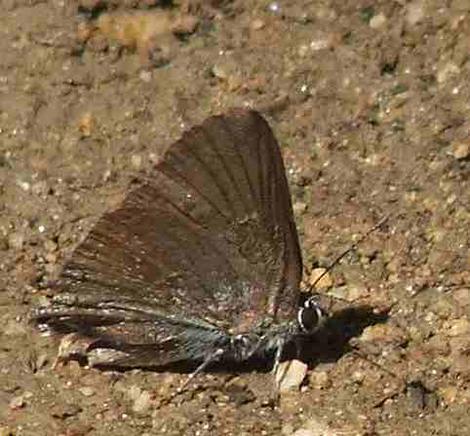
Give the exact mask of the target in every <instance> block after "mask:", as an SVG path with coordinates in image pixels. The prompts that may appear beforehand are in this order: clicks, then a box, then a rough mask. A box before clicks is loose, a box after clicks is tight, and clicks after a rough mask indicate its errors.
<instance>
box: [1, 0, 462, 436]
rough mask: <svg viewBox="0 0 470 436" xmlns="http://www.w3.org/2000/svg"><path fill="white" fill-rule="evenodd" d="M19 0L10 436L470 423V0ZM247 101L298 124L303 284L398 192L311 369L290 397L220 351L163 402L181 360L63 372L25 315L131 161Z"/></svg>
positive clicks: (148, 156) (5, 313) (9, 111)
mask: <svg viewBox="0 0 470 436" xmlns="http://www.w3.org/2000/svg"><path fill="white" fill-rule="evenodd" d="M159 3H160V4H159ZM155 4H156V5H155ZM162 6H164V7H162ZM2 9H3V13H2V14H1V15H0V57H1V61H0V323H1V325H2V328H1V331H0V435H2V436H6V435H10V434H11V435H104V434H106V435H144V434H145V435H154V434H156V435H160V434H172V435H182V434H184V435H225V434H227V435H285V436H289V435H296V436H313V435H375V434H377V435H390V434H394V435H430V434H433V435H468V434H470V416H469V414H468V403H469V401H470V389H469V385H468V380H469V378H470V359H469V352H470V318H469V317H470V274H469V262H470V257H469V251H468V248H469V242H470V241H469V237H470V235H469V223H470V211H469V207H470V206H469V205H470V187H469V175H470V137H469V128H470V122H469V113H470V105H469V102H470V83H469V81H468V77H470V76H469V74H470V59H469V57H470V3H469V2H467V1H463V0H462V1H459V0H452V1H450V0H449V1H445V2H443V1H439V0H428V1H425V0H422V1H419V0H413V1H412V2H408V1H406V0H394V1H393V0H383V1H375V2H373V1H363V0H323V1H322V0H318V1H313V0H310V1H309V0H298V1H285V2H282V1H279V2H270V1H249V0H235V1H232V2H230V1H215V0H213V1H205V0H199V1H186V2H181V3H175V4H172V3H171V2H168V1H166V2H158V1H153V2H152V1H137V0H135V1H123V2H118V1H104V0H103V1H92V0H88V1H85V0H83V1H81V2H77V1H63V0H51V1H41V0H3V1H2ZM233 106H249V107H253V108H255V109H257V110H259V111H261V112H262V113H263V114H264V115H265V116H266V117H267V118H268V120H269V122H270V124H271V126H272V127H273V129H274V131H275V132H276V135H277V137H278V139H279V142H280V144H281V146H282V152H283V155H284V159H285V162H286V166H287V168H288V176H289V182H290V185H291V191H292V196H293V203H294V209H295V213H296V220H297V225H298V229H299V234H300V238H301V243H302V250H303V254H304V263H305V265H306V266H307V268H306V273H305V281H306V282H308V281H309V277H308V274H307V273H308V271H309V268H310V267H312V266H326V265H328V264H329V263H331V262H332V260H333V259H335V257H336V256H337V255H338V254H339V253H341V252H342V251H343V250H344V249H345V248H347V247H348V246H350V245H351V243H352V242H354V241H355V240H357V238H358V237H359V236H360V235H361V234H364V233H366V232H367V230H368V229H370V228H371V226H373V225H374V224H375V223H376V222H377V221H379V220H380V219H381V218H382V217H384V216H386V215H387V214H390V217H389V219H388V221H387V222H386V223H385V224H384V225H383V226H381V227H380V228H379V229H378V230H377V231H376V232H374V233H373V234H372V235H370V236H369V237H368V238H367V240H366V241H365V242H363V243H362V244H360V245H359V247H358V248H357V250H355V251H352V252H351V253H350V254H349V255H347V256H346V257H345V258H344V259H343V260H342V261H341V262H340V264H339V265H337V266H336V267H335V268H334V269H333V270H332V271H331V272H330V277H329V278H328V279H331V282H332V283H331V285H332V286H331V287H329V288H328V289H324V290H323V292H324V293H329V294H330V295H334V296H337V297H341V298H342V299H344V300H346V301H349V302H350V303H349V304H348V305H347V306H348V307H349V309H347V308H343V309H338V310H337V311H334V310H333V313H332V317H333V320H335V323H333V324H334V325H333V324H332V325H330V329H329V328H328V325H327V327H326V329H325V330H324V331H322V332H320V334H319V337H318V338H315V340H312V344H311V347H310V348H309V350H307V353H306V356H305V360H306V362H307V363H308V364H309V370H308V373H307V376H306V378H305V380H304V381H303V383H302V386H301V387H300V388H299V389H294V390H293V391H292V392H288V393H285V394H282V395H281V398H280V401H279V402H278V403H277V404H276V403H273V402H272V401H271V399H270V395H269V389H268V388H269V387H270V386H272V376H271V374H270V373H269V371H268V370H269V368H267V370H265V371H260V370H243V371H242V370H238V371H236V372H234V371H230V370H227V371H222V372H219V373H209V374H203V375H201V376H199V377H198V378H197V380H196V381H195V383H194V384H193V385H192V387H191V388H189V389H188V390H187V391H186V392H184V393H183V394H181V395H179V396H177V397H176V398H174V399H173V400H171V401H169V402H165V401H164V400H163V399H164V398H168V396H169V394H170V393H171V392H175V390H176V389H177V387H178V386H180V385H181V383H182V382H183V381H184V380H185V378H186V377H187V375H186V374H180V373H178V372H164V373H158V372H149V371H141V370H139V371H129V372H124V373H118V372H101V371H99V370H95V369H89V368H86V367H80V366H79V365H78V363H76V362H71V363H69V364H68V365H65V366H63V367H59V368H57V369H55V370H53V369H52V363H53V361H54V357H55V355H56V351H57V344H58V339H57V338H50V337H43V336H41V335H40V334H39V333H38V332H36V331H34V329H32V328H31V327H30V326H29V325H28V323H27V317H28V312H29V311H30V310H31V308H32V307H33V306H34V305H37V304H40V303H41V302H44V300H45V299H46V298H48V296H49V295H50V290H49V289H48V287H47V281H48V279H49V278H51V277H54V275H56V274H57V271H59V270H60V265H61V262H62V261H63V259H64V257H65V256H66V255H67V254H68V253H70V251H71V250H72V249H73V247H74V246H75V245H76V244H77V242H78V241H79V240H81V239H82V238H83V237H84V236H85V235H86V233H87V231H88V230H89V229H90V227H91V226H92V225H93V223H94V222H96V220H97V219H98V217H99V216H100V214H101V213H102V212H103V211H104V210H106V209H107V208H109V207H110V206H111V205H112V204H113V202H115V201H116V199H118V198H120V196H121V195H122V193H123V192H125V190H126V186H127V184H128V182H129V179H130V177H131V176H132V175H133V174H135V173H136V172H138V171H141V170H145V169H147V168H149V167H150V166H151V165H152V162H154V161H155V159H156V158H157V157H158V156H159V155H160V153H161V152H162V150H163V149H164V147H166V146H167V145H168V144H169V143H171V141H172V140H175V139H177V138H178V136H179V135H180V134H181V132H182V131H183V130H184V129H186V128H188V127H190V126H191V125H193V124H195V123H198V122H200V121H202V120H203V119H204V118H206V117H207V116H208V115H210V114H214V113H221V112H224V111H225V110H226V109H227V108H230V107H233ZM326 281H328V280H326ZM367 306H368V307H369V309H368V308H367ZM371 308H372V309H371ZM385 309H388V310H385ZM379 312H381V313H379ZM337 325H340V329H339V330H340V333H341V334H338V332H337V331H334V330H335V328H334V326H337Z"/></svg>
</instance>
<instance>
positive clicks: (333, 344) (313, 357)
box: [289, 305, 389, 367]
mask: <svg viewBox="0 0 470 436" xmlns="http://www.w3.org/2000/svg"><path fill="white" fill-rule="evenodd" d="M388 319H389V310H388V309H387V310H383V311H380V312H377V309H376V308H373V307H372V306H369V305H361V306H356V307H349V308H345V309H341V310H338V311H337V312H334V313H333V314H332V315H331V316H330V317H329V318H328V319H327V320H326V321H325V323H324V325H323V326H322V328H321V329H320V330H318V331H317V332H316V333H315V334H314V335H312V336H309V337H306V338H304V340H303V343H302V355H301V356H300V357H301V360H302V361H304V362H305V363H308V365H309V367H314V366H316V365H317V364H320V363H332V362H336V361H338V360H339V359H340V358H341V357H342V356H344V355H345V354H348V353H350V352H352V351H355V350H356V348H355V347H354V346H353V345H351V343H350V341H351V339H353V338H357V337H359V336H360V335H361V334H362V332H363V331H364V329H365V328H367V327H370V326H373V325H376V324H383V323H385V322H387V320H388ZM290 353H292V351H290ZM289 357H293V356H292V355H290V356H289Z"/></svg>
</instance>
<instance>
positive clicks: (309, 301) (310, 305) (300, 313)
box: [297, 298, 325, 333]
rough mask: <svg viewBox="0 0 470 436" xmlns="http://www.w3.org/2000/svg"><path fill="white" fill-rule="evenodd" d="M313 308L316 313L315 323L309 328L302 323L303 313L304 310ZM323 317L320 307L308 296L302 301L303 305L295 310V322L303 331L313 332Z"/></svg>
mask: <svg viewBox="0 0 470 436" xmlns="http://www.w3.org/2000/svg"><path fill="white" fill-rule="evenodd" d="M312 309H313V310H314V311H315V315H316V321H317V322H316V323H315V325H314V326H311V327H310V328H309V327H308V326H306V325H305V324H304V321H303V315H304V312H305V311H306V310H312ZM324 318H325V314H324V313H323V311H322V309H321V307H320V306H319V305H318V303H317V302H316V301H315V300H314V299H313V298H308V299H307V300H305V302H304V306H303V307H301V308H300V309H299V310H298V312H297V322H298V324H299V327H300V329H301V330H302V331H303V332H304V333H314V332H315V331H316V330H317V329H318V328H319V327H320V326H321V325H322V324H323V321H324Z"/></svg>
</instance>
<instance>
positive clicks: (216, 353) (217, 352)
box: [177, 348, 225, 393]
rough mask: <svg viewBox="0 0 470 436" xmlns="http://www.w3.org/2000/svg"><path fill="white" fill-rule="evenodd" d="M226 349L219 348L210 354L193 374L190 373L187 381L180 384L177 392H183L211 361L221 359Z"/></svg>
mask: <svg viewBox="0 0 470 436" xmlns="http://www.w3.org/2000/svg"><path fill="white" fill-rule="evenodd" d="M224 352H225V350H224V349H223V348H217V349H216V350H215V351H213V352H212V353H211V354H209V355H208V356H207V357H206V359H205V360H204V362H202V363H201V364H200V365H199V366H198V367H197V368H196V369H195V370H194V372H193V373H192V374H190V375H189V377H188V378H187V379H186V381H185V382H184V383H183V384H182V386H180V387H179V388H178V390H177V393H181V392H182V391H183V390H184V389H186V388H187V387H188V386H189V384H190V383H191V382H192V381H193V380H194V378H195V377H196V376H197V375H198V374H200V373H201V372H202V371H204V370H205V369H206V368H207V367H208V366H209V365H210V364H211V363H213V362H215V361H216V360H218V359H219V357H220V356H222V354H224Z"/></svg>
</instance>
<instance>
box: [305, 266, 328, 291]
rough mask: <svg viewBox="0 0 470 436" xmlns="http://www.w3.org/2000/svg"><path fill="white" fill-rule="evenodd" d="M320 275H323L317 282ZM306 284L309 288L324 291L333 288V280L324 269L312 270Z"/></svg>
mask: <svg viewBox="0 0 470 436" xmlns="http://www.w3.org/2000/svg"><path fill="white" fill-rule="evenodd" d="M322 274H324V275H323V277H322V278H321V279H320V280H318V279H319V277H320V276H322ZM317 280H318V281H317ZM308 282H309V284H310V285H311V286H315V289H324V288H329V287H331V286H333V280H332V278H331V276H330V274H329V273H328V272H327V270H326V268H314V269H313V270H312V272H311V273H310V277H309V280H308Z"/></svg>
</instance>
